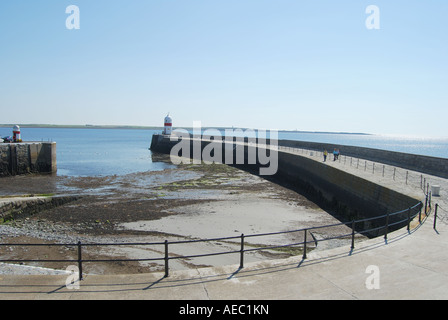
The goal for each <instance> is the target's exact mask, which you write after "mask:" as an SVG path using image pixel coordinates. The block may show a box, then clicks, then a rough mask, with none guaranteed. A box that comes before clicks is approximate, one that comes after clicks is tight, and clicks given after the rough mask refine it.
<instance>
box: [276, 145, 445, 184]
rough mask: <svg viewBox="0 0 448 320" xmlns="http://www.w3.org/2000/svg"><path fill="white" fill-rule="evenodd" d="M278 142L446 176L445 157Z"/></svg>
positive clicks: (362, 148)
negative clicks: (334, 151) (336, 151)
mask: <svg viewBox="0 0 448 320" xmlns="http://www.w3.org/2000/svg"><path fill="white" fill-rule="evenodd" d="M278 144H279V145H280V146H285V147H291V148H302V149H309V150H315V151H324V150H327V151H328V153H330V154H331V153H332V152H333V150H334V149H335V148H336V149H339V151H340V152H341V154H342V155H345V156H349V157H355V158H361V159H365V160H370V161H375V162H381V163H384V164H388V165H392V166H396V167H401V168H404V169H408V170H413V171H417V172H422V173H426V174H430V175H434V176H438V177H441V178H448V159H446V158H438V157H430V156H423V155H417V154H410V153H404V152H395V151H388V150H381V149H374V148H365V147H356V146H346V145H338V144H330V143H319V142H308V141H294V140H279V141H278Z"/></svg>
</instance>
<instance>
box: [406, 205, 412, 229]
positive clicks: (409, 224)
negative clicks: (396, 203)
mask: <svg viewBox="0 0 448 320" xmlns="http://www.w3.org/2000/svg"><path fill="white" fill-rule="evenodd" d="M407 229H408V232H409V231H410V230H411V208H409V209H408V227H407Z"/></svg>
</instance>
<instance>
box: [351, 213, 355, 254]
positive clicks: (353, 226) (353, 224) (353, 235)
mask: <svg viewBox="0 0 448 320" xmlns="http://www.w3.org/2000/svg"><path fill="white" fill-rule="evenodd" d="M351 248H352V250H353V249H355V220H353V221H352V246H351Z"/></svg>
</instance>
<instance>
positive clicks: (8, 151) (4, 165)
mask: <svg viewBox="0 0 448 320" xmlns="http://www.w3.org/2000/svg"><path fill="white" fill-rule="evenodd" d="M56 171H57V163H56V143H55V142H23V143H0V177H2V176H11V175H12V176H14V175H20V174H27V173H56Z"/></svg>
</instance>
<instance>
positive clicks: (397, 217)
mask: <svg viewBox="0 0 448 320" xmlns="http://www.w3.org/2000/svg"><path fill="white" fill-rule="evenodd" d="M423 208H424V209H425V210H424V214H425V215H429V213H428V212H429V211H428V208H430V202H429V207H428V201H426V203H425V204H423V203H422V202H419V203H417V204H416V205H414V206H412V207H410V208H408V209H405V210H401V211H398V212H394V213H386V214H384V215H381V216H377V217H372V218H365V219H359V220H353V221H350V222H340V223H335V224H330V225H324V226H316V227H309V228H302V229H296V230H290V231H280V232H271V233H259V234H250V235H245V234H241V235H240V236H231V237H223V238H210V239H197V240H182V241H168V240H165V241H163V242H133V243H81V241H79V242H78V243H72V244H6V243H0V247H44V246H46V247H56V246H57V247H74V248H76V249H77V258H76V259H0V262H8V263H36V262H44V263H72V264H74V263H76V264H77V265H78V271H79V280H82V279H83V263H95V262H97V263H98V262H130V261H134V262H144V261H146V262H148V261H163V262H164V271H165V277H168V276H169V262H170V261H171V260H176V259H190V258H198V257H208V256H217V255H229V254H238V255H239V263H240V265H239V267H240V268H244V254H245V253H246V252H254V251H260V250H272V249H279V248H285V247H298V246H300V247H302V250H303V255H302V259H306V258H307V250H308V245H309V244H312V243H314V244H315V245H316V246H317V244H318V242H322V241H329V240H334V239H350V240H351V249H352V250H353V249H354V248H355V237H356V234H358V235H359V234H361V235H365V234H373V233H375V234H377V235H383V236H384V238H385V239H386V240H387V235H388V233H389V232H390V230H392V228H393V227H394V226H398V227H396V228H395V229H399V228H400V226H399V225H401V227H404V226H405V225H406V226H407V230H408V232H409V231H410V224H411V221H412V220H413V219H414V218H415V217H416V216H417V215H418V217H419V223H421V222H422V209H423ZM374 220H380V221H384V224H383V223H381V224H379V225H378V224H375V223H372V221H374ZM361 224H362V225H363V226H367V225H369V226H370V225H374V226H373V227H370V228H366V229H365V228H360V231H356V229H357V227H359V225H361ZM343 225H345V226H346V227H348V228H350V232H349V233H344V234H339V235H335V236H332V237H328V238H324V239H319V240H317V239H316V238H315V237H314V236H313V234H312V232H315V231H316V230H319V229H323V228H334V227H340V226H343ZM292 233H303V240H302V239H300V241H298V242H293V243H288V244H282V245H266V246H256V247H253V246H252V247H250V246H251V245H249V244H246V240H247V239H248V238H255V237H268V236H273V235H280V234H292ZM307 234H310V235H311V236H312V239H308V238H307ZM235 240H237V242H236V243H237V245H239V249H238V250H230V251H223V252H213V253H201V254H195V255H188V256H182V255H173V254H171V255H170V251H169V249H170V247H171V246H176V245H179V244H193V243H198V242H215V241H226V242H229V241H230V242H232V241H235ZM91 246H102V247H106V246H161V247H163V253H164V254H163V256H162V257H160V258H140V259H84V258H83V248H86V247H91Z"/></svg>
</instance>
